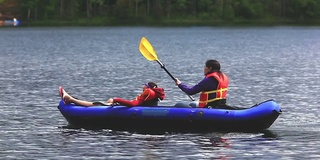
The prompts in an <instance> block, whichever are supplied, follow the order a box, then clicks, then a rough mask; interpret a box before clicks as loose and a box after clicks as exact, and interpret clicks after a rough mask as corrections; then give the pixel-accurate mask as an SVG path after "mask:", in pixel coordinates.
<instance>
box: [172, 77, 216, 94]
mask: <svg viewBox="0 0 320 160" xmlns="http://www.w3.org/2000/svg"><path fill="white" fill-rule="evenodd" d="M217 86H218V81H217V80H216V79H215V78H204V79H202V80H201V81H200V82H199V83H198V84H197V85H195V86H193V87H188V86H187V85H185V84H183V83H180V84H179V85H178V87H179V88H180V89H181V90H182V91H183V92H185V93H186V94H188V95H194V94H197V93H200V92H202V91H210V90H211V91H212V90H216V89H217Z"/></svg>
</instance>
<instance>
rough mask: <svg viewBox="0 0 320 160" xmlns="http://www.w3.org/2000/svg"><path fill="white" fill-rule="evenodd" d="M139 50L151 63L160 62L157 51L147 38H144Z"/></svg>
mask: <svg viewBox="0 0 320 160" xmlns="http://www.w3.org/2000/svg"><path fill="white" fill-rule="evenodd" d="M139 50H140V52H141V54H142V55H143V56H144V57H145V58H146V59H147V60H149V61H156V60H158V56H157V54H156V51H155V50H154V49H153V47H152V45H151V44H150V42H149V41H148V40H147V38H145V37H142V38H141V41H140V45H139Z"/></svg>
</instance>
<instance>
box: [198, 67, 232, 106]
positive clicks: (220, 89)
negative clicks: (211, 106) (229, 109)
mask: <svg viewBox="0 0 320 160" xmlns="http://www.w3.org/2000/svg"><path fill="white" fill-rule="evenodd" d="M209 77H214V78H215V79H216V80H217V81H218V86H217V89H216V90H210V91H203V92H201V93H200V100H199V107H200V108H204V107H205V106H206V105H207V104H208V103H210V102H213V101H216V100H221V99H226V98H227V91H228V84H229V79H228V77H227V76H226V75H225V74H224V73H222V72H220V73H219V72H212V73H209V74H207V75H206V78H209ZM214 94H215V96H214Z"/></svg>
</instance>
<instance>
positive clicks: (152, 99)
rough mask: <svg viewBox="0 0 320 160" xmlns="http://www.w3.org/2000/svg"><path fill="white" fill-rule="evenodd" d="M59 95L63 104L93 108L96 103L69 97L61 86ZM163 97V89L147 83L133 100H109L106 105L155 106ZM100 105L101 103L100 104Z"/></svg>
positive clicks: (152, 83)
mask: <svg viewBox="0 0 320 160" xmlns="http://www.w3.org/2000/svg"><path fill="white" fill-rule="evenodd" d="M59 93H60V96H61V98H62V99H63V101H64V103H66V104H70V103H74V104H76V105H80V106H95V105H96V103H94V102H89V101H83V100H79V99H76V98H74V97H72V96H70V95H69V94H68V93H67V92H66V91H65V90H64V89H63V88H62V87H61V86H60V87H59ZM164 97H165V94H164V89H163V88H158V85H157V84H156V83H154V82H148V83H146V84H145V85H144V86H143V92H142V93H141V94H140V95H138V96H137V97H136V98H135V99H133V100H126V99H122V98H110V99H109V100H107V101H106V103H105V104H106V105H112V104H115V103H118V104H119V105H123V106H130V107H132V106H157V105H158V101H159V100H163V99H164ZM100 104H101V103H100Z"/></svg>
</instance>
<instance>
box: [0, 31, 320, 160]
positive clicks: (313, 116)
mask: <svg viewBox="0 0 320 160" xmlns="http://www.w3.org/2000/svg"><path fill="white" fill-rule="evenodd" d="M319 35H320V28H317V27H309V28H307V27H270V28H269V27H267V28H210V27H194V28H193V27H191V28H143V27H141V28H130V27H128V28H127V27H121V28H112V27H106V28H1V29H0V68H1V72H0V105H1V106H0V118H1V119H0V126H1V130H0V137H1V139H0V157H1V158H2V159H320V153H319V150H320V147H319V146H320V140H319V139H320V117H319V113H320V108H319V99H320V95H319V91H320V81H319V77H320V69H319V68H320V64H319V62H320V56H319V55H320V36H319ZM142 36H146V37H147V38H148V40H149V41H150V42H151V43H152V45H153V46H154V48H155V50H156V51H157V54H158V57H159V59H160V61H161V62H162V63H164V64H165V65H166V68H167V69H168V70H169V71H170V72H171V73H172V74H173V75H174V76H175V77H177V78H179V79H180V80H181V81H182V82H184V83H187V84H190V85H194V84H196V83H197V82H199V81H200V80H201V79H202V78H203V66H204V62H205V61H206V60H207V59H211V58H212V59H218V60H219V61H220V62H221V65H222V70H223V71H224V72H225V73H226V74H227V75H228V76H229V78H230V86H229V98H228V103H229V104H231V105H236V106H243V107H250V106H252V105H254V104H256V103H259V102H262V101H264V100H268V99H274V100H276V101H277V102H278V103H279V104H280V106H281V108H282V111H283V114H281V115H280V116H279V118H278V119H277V120H276V121H275V123H274V124H273V125H272V126H271V127H270V128H269V129H268V130H267V131H265V132H260V133H232V132H231V133H221V132H213V133H206V134H182V133H166V134H157V135H152V134H139V133H129V132H119V131H111V130H84V129H70V128H65V126H67V121H66V120H65V119H64V118H63V116H62V115H61V114H60V112H59V111H58V109H57V105H58V102H59V100H60V98H59V96H58V87H59V86H60V85H62V86H64V88H65V89H66V90H67V91H68V92H69V93H70V94H72V95H74V96H76V97H78V98H81V99H86V100H97V101H103V100H106V99H108V98H109V97H115V96H117V97H123V98H128V99H131V98H134V97H135V96H136V95H137V94H139V93H140V91H141V88H142V84H144V83H145V82H147V81H155V82H157V83H158V84H159V86H161V87H164V88H165V90H166V93H167V98H166V99H165V100H164V101H162V102H161V103H162V104H164V105H172V104H174V103H176V102H181V101H190V100H189V98H188V97H187V96H186V95H185V94H184V93H182V92H181V91H180V90H179V89H178V88H177V87H176V86H175V85H174V82H173V81H172V79H171V78H170V77H169V76H168V75H167V74H166V73H165V72H164V71H163V70H162V69H161V68H160V66H159V65H158V64H157V63H156V62H151V61H147V60H146V59H145V58H144V57H143V56H142V55H141V54H140V52H139V50H138V45H139V42H140V39H141V37H142ZM195 97H198V95H195Z"/></svg>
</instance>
